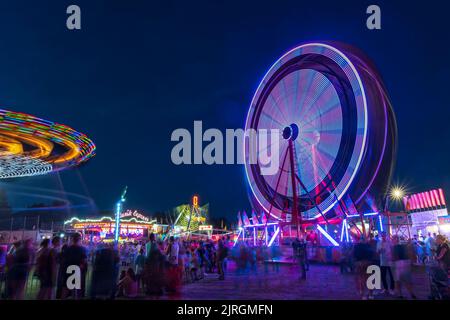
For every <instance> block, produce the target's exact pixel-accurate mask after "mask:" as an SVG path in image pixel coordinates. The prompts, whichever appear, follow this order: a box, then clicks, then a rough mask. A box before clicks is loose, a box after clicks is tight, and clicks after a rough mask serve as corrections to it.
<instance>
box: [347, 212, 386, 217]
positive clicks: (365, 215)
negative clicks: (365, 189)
mask: <svg viewBox="0 0 450 320" xmlns="http://www.w3.org/2000/svg"><path fill="white" fill-rule="evenodd" d="M377 214H379V212H369V213H364V214H363V216H364V217H370V216H376V215H377ZM359 216H360V215H359V214H352V215H348V216H347V218H356V217H359Z"/></svg>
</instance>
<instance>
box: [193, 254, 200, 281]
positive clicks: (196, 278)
mask: <svg viewBox="0 0 450 320" xmlns="http://www.w3.org/2000/svg"><path fill="white" fill-rule="evenodd" d="M198 267H199V262H198V256H197V252H196V251H194V252H192V255H191V279H192V281H197V280H199V278H198V276H197V270H198Z"/></svg>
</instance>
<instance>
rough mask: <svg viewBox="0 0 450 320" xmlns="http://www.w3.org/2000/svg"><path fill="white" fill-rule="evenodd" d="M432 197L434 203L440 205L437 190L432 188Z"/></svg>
mask: <svg viewBox="0 0 450 320" xmlns="http://www.w3.org/2000/svg"><path fill="white" fill-rule="evenodd" d="M433 194H434V198H435V199H436V203H437V205H438V206H440V205H441V200H440V199H439V192H438V191H437V190H433Z"/></svg>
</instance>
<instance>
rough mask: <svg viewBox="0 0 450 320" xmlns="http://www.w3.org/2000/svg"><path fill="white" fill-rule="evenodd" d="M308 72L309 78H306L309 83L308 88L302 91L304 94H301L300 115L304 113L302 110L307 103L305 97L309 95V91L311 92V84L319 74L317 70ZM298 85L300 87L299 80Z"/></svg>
mask: <svg viewBox="0 0 450 320" xmlns="http://www.w3.org/2000/svg"><path fill="white" fill-rule="evenodd" d="M308 73H309V75H308V77H307V79H305V80H306V81H307V84H306V86H305V88H306V89H305V90H304V91H303V92H302V94H301V96H300V102H299V104H298V106H299V114H300V115H301V114H302V111H303V107H304V104H305V99H306V98H307V96H308V95H309V92H310V89H311V85H312V83H313V81H314V79H315V78H316V76H317V74H316V73H315V72H312V71H311V72H308ZM302 79H303V77H302ZM297 87H300V84H299V83H298V82H297Z"/></svg>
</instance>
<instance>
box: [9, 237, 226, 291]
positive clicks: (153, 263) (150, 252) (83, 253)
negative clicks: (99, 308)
mask: <svg viewBox="0 0 450 320" xmlns="http://www.w3.org/2000/svg"><path fill="white" fill-rule="evenodd" d="M231 247H232V242H231V241H230V239H229V238H227V237H224V238H222V239H220V240H218V241H217V242H213V241H212V240H205V241H198V240H196V241H194V240H183V239H179V238H175V237H173V236H172V237H168V239H166V240H164V241H163V240H161V239H157V237H156V236H155V235H154V234H150V236H149V238H148V239H147V240H146V241H138V242H132V243H131V242H130V243H123V244H120V245H118V246H117V245H115V244H114V243H97V244H93V243H89V244H82V241H81V236H80V235H79V234H75V235H73V236H72V237H71V239H70V241H68V242H64V241H62V239H61V238H60V237H57V236H56V237H54V238H53V239H51V240H50V239H44V240H42V242H41V243H40V246H39V248H38V249H37V250H36V249H35V248H34V246H33V243H32V241H31V240H25V241H18V242H16V243H14V244H13V245H12V246H11V248H10V250H9V252H7V253H4V254H2V253H1V252H0V257H1V256H4V260H5V261H4V266H3V270H0V271H3V272H2V273H3V274H4V275H5V279H3V280H4V282H5V290H4V292H3V297H2V298H7V299H23V298H24V294H25V288H26V283H27V280H28V279H29V278H30V277H29V275H30V273H32V275H33V277H36V278H37V279H38V280H39V290H38V292H37V296H36V298H37V299H55V298H56V299H66V298H69V297H72V298H83V297H89V298H92V299H96V298H102V297H103V298H109V299H114V298H116V297H128V298H133V297H136V296H138V295H140V294H143V295H161V294H163V293H168V294H176V293H177V292H178V290H179V288H180V286H181V285H182V284H185V283H190V282H194V281H198V280H200V279H202V278H203V277H204V276H205V274H217V278H218V280H223V279H225V270H226V259H227V256H228V252H229V248H231ZM69 266H78V267H79V270H80V271H81V272H80V275H81V288H80V289H77V290H68V289H67V285H66V284H67V280H68V278H69V276H70V275H71V273H70V272H66V270H67V268H68V267H69ZM89 268H90V277H89V279H88V277H87V275H88V270H89ZM88 281H89V284H90V286H89V288H90V290H89V292H87V290H86V287H87V283H86V282H88Z"/></svg>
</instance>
